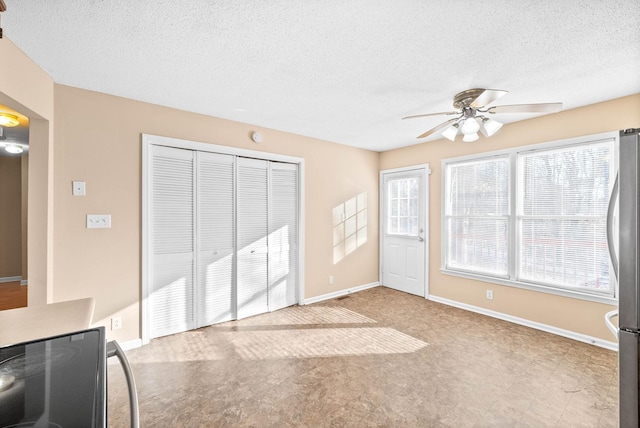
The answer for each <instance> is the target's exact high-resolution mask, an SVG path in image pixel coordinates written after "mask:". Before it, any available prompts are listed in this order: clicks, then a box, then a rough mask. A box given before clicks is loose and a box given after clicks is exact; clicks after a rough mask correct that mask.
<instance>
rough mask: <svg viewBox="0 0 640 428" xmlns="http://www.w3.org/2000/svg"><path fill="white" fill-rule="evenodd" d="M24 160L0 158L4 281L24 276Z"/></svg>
mask: <svg viewBox="0 0 640 428" xmlns="http://www.w3.org/2000/svg"><path fill="white" fill-rule="evenodd" d="M21 170H22V160H21V157H20V156H1V155H0V205H1V206H2V209H0V278H6V277H14V276H22V184H21V182H22V171H21Z"/></svg>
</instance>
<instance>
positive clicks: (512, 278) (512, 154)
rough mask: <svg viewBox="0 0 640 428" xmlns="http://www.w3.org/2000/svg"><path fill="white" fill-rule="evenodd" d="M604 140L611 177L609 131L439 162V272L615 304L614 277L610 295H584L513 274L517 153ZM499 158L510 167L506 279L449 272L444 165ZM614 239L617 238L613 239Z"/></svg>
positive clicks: (615, 167)
mask: <svg viewBox="0 0 640 428" xmlns="http://www.w3.org/2000/svg"><path fill="white" fill-rule="evenodd" d="M607 140H614V158H613V165H612V171H613V175H614V176H615V172H616V171H617V170H618V153H619V146H620V145H619V133H618V132H617V131H612V132H605V133H601V134H594V135H586V136H581V137H576V138H569V139H564V140H557V141H551V142H546V143H540V144H532V145H527V146H519V147H514V148H510V149H505V150H498V151H493V152H485V153H480V154H474V155H467V156H460V157H455V158H448V159H443V160H442V163H441V166H442V184H441V186H442V188H441V196H442V201H441V213H440V214H441V225H442V227H441V252H440V254H441V260H440V262H441V265H440V272H442V273H444V274H447V275H453V276H458V277H462V278H468V279H474V280H478V281H484V282H490V283H495V284H500V285H508V286H512V287H516V288H522V289H526V290H533V291H539V292H543V293H549V294H555V295H559V296H564V297H572V298H577V299H582V300H587V301H592V302H598V303H605V304H609V305H617V304H618V298H617V296H618V283H617V281H616V280H615V278H613V277H612V278H611V279H610V280H611V283H612V292H611V294H610V293H606V294H604V293H598V292H597V291H595V292H594V291H588V292H584V291H580V290H574V289H568V288H561V287H555V286H549V285H543V284H536V283H532V282H525V281H519V280H518V279H517V272H518V265H517V263H519V259H518V258H519V251H518V245H519V242H518V239H519V237H518V235H517V229H516V228H517V219H518V216H517V212H516V210H517V203H516V191H517V189H518V185H519V183H517V179H518V173H517V169H516V168H517V161H518V153H523V152H531V151H541V150H550V149H557V148H562V147H569V146H575V145H584V144H589V143H597V142H603V141H607ZM501 156H508V157H509V167H510V171H509V177H510V178H509V179H510V183H509V186H510V194H509V197H510V204H509V208H510V213H509V241H508V245H509V250H508V251H509V275H508V277H507V278H504V277H498V276H491V275H487V274H480V273H474V272H468V271H462V270H453V269H449V268H448V267H447V255H448V248H447V244H448V236H447V233H448V232H447V227H446V220H447V217H446V215H445V208H446V205H445V203H446V200H445V198H446V186H447V184H448V183H447V179H446V172H447V166H448V165H449V164H454V163H459V162H465V161H466V162H468V161H473V160H476V161H478V160H488V159H491V158H495V157H501ZM611 184H613V180H612V181H611ZM616 240H617V238H616ZM610 271H611V272H613V269H611V270H610Z"/></svg>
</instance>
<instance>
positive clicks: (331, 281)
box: [329, 275, 333, 284]
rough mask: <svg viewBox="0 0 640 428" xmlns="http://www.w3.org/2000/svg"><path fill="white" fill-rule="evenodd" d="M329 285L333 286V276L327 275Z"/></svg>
mask: <svg viewBox="0 0 640 428" xmlns="http://www.w3.org/2000/svg"><path fill="white" fill-rule="evenodd" d="M329 284H333V275H329Z"/></svg>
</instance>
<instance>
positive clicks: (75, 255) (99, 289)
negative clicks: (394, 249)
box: [53, 85, 379, 341]
mask: <svg viewBox="0 0 640 428" xmlns="http://www.w3.org/2000/svg"><path fill="white" fill-rule="evenodd" d="M55 123H56V131H55V138H56V146H55V170H54V175H55V189H54V192H55V234H54V288H53V298H54V300H55V301H60V300H68V299H76V298H81V297H95V298H96V312H95V316H94V320H97V322H98V323H100V324H104V325H107V324H108V322H109V318H110V317H112V316H114V315H119V316H122V318H123V329H122V330H116V331H113V332H110V337H111V338H115V339H117V340H121V341H126V340H132V339H136V338H139V337H140V329H139V306H140V294H141V270H140V269H141V267H140V266H141V221H142V219H141V198H142V194H141V175H142V171H141V164H142V158H141V156H142V152H141V135H142V134H143V133H145V134H154V135H162V136H168V137H174V138H180V139H185V140H192V141H202V142H206V143H212V144H218V145H226V146H234V147H239V148H243V149H251V150H258V151H263V152H271V153H279V154H284V155H290V156H297V157H301V158H304V160H305V195H306V204H305V217H306V218H305V235H306V237H305V238H306V248H305V276H304V279H305V297H306V298H310V297H314V296H318V295H322V294H326V293H329V292H332V291H338V290H341V289H344V288H348V287H354V286H358V285H362V284H368V283H372V282H376V281H377V280H378V219H377V210H369V212H368V223H369V228H368V241H367V243H366V244H365V245H363V246H361V247H360V248H358V250H357V251H355V252H353V253H352V254H350V255H349V256H348V257H346V258H345V259H344V260H342V261H341V262H339V263H337V264H336V265H334V264H333V229H332V209H333V207H335V206H337V205H338V204H340V203H341V202H344V201H345V200H347V199H350V198H352V197H354V196H356V195H358V194H360V193H362V192H366V193H367V195H368V205H369V206H370V207H377V205H378V159H379V155H378V153H376V152H371V151H367V150H361V149H355V148H351V147H347V146H342V145H338V144H333V143H328V142H323V141H319V140H315V139H312V138H307V137H302V136H298V135H293V134H288V133H285V132H278V131H274V130H269V129H263V128H258V127H255V126H250V125H247V124H242V123H237V122H231V121H227V120H223V119H217V118H213V117H209V116H203V115H198V114H193V113H188V112H184V111H178V110H174V109H170V108H165V107H161V106H157V105H151V104H146V103H142V102H137V101H133V100H128V99H124V98H119V97H114V96H109V95H104V94H100V93H96V92H91V91H86V90H81V89H77V88H71V87H68V86H62V85H56V86H55ZM253 130H255V131H259V132H260V133H261V134H262V135H263V141H262V143H260V144H255V143H253V142H252V141H251V139H250V133H251V131H253ZM73 180H81V181H85V182H86V191H87V195H86V196H84V197H78V196H72V195H71V182H72V181H73ZM86 214H111V216H112V228H111V229H86V228H85V216H86ZM329 275H333V276H334V284H333V285H331V286H330V285H328V277H329Z"/></svg>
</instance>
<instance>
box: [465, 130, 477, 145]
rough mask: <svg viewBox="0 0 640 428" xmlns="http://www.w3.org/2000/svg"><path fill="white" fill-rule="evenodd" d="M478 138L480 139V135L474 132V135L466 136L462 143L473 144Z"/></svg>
mask: <svg viewBox="0 0 640 428" xmlns="http://www.w3.org/2000/svg"><path fill="white" fill-rule="evenodd" d="M478 138H480V137H478V133H477V132H474V133H473V134H464V137H463V138H462V141H464V142H465V143H471V142H472V141H476V140H477V139H478Z"/></svg>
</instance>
